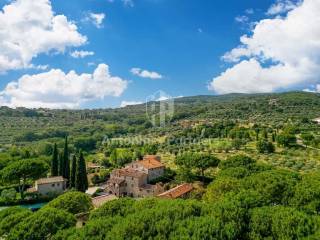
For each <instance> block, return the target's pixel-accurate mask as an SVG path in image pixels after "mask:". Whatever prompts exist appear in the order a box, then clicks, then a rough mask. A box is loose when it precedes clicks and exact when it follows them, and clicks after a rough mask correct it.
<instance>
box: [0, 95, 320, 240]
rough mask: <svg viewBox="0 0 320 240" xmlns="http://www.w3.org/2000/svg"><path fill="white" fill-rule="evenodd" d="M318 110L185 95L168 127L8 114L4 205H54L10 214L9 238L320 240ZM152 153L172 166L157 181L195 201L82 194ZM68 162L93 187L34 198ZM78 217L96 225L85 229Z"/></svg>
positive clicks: (138, 117) (135, 112) (1, 117)
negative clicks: (37, 184)
mask: <svg viewBox="0 0 320 240" xmlns="http://www.w3.org/2000/svg"><path fill="white" fill-rule="evenodd" d="M156 104H159V103H156ZM319 107H320V95H319V94H315V93H306V92H289V93H278V94H254V95H244V94H230V95H223V96H196V97H185V98H177V99H175V111H174V115H173V117H172V119H171V120H170V122H168V123H167V124H166V125H165V126H162V127H159V126H157V127H155V126H153V125H152V123H151V122H150V121H149V119H148V117H147V115H146V105H145V104H141V105H135V106H128V107H124V108H118V109H95V110H48V109H24V108H18V109H9V108H6V107H1V108H0V126H1V131H0V185H1V187H0V206H12V205H21V204H25V203H30V202H32V203H38V202H41V203H42V202H47V201H49V200H52V199H54V198H55V199H54V200H52V201H51V202H49V203H48V204H47V205H46V206H45V207H42V208H41V209H40V210H39V211H37V212H35V213H32V212H31V211H29V210H26V209H22V208H18V207H14V208H7V209H5V210H2V211H0V238H4V239H19V240H23V239H28V240H38V239H39V240H43V239H59V240H60V239H61V240H62V239H119V240H120V239H195V240H198V239H219V240H220V239H221V240H225V239H230V240H231V239H250V240H258V239H259V240H260V239H288V240H289V239H319V232H320V219H319V209H320V204H319V197H320V177H319V176H320V161H319V159H320V125H319V123H318V122H317V121H316V120H315V119H316V118H318V117H320V113H319V111H318V110H319V109H320V108H319ZM150 154H152V155H158V156H159V157H161V162H162V163H163V164H164V166H165V171H164V174H163V175H162V176H161V177H158V178H156V179H153V180H152V184H161V185H162V186H163V187H164V188H165V189H171V188H174V187H176V186H178V185H180V184H182V183H188V184H191V185H192V187H193V191H192V193H191V194H190V195H188V197H187V199H185V200H182V199H180V200H163V199H158V198H147V199H144V200H141V199H139V200H136V199H128V198H120V199H119V200H114V201H111V202H109V203H105V204H104V205H102V206H101V207H99V208H97V209H95V210H93V206H92V204H91V199H90V198H89V197H88V196H87V195H85V194H83V193H79V192H73V191H72V190H74V189H76V190H79V191H82V192H84V191H85V190H86V189H87V187H88V185H89V186H100V185H104V184H105V183H106V181H107V180H108V179H109V178H110V173H111V172H112V171H113V170H115V169H119V168H122V167H124V166H126V164H129V163H131V162H132V161H135V160H137V159H142V158H143V156H145V155H150ZM58 159H59V166H66V169H68V170H70V169H75V168H74V167H73V166H74V165H73V161H75V162H76V161H77V159H79V162H81V169H80V168H79V169H80V170H74V172H73V173H74V174H76V173H77V172H78V173H79V172H81V179H86V178H85V177H86V176H87V179H88V180H89V182H86V181H83V184H82V185H81V186H80V185H79V186H80V187H77V186H75V187H73V188H72V187H71V188H70V189H69V191H68V192H67V193H65V194H63V195H61V196H59V197H57V196H55V195H52V196H47V197H46V198H43V197H41V196H40V195H37V194H34V193H32V192H31V193H30V192H28V191H27V189H28V188H29V187H32V186H33V184H34V181H35V180H37V179H38V178H40V177H47V176H56V175H53V172H54V171H52V169H53V167H52V166H53V165H54V164H53V163H56V162H57V160H58ZM71 159H72V164H70V162H71ZM80 160H81V161H80ZM62 162H63V163H64V165H61V163H62ZM85 163H87V164H85ZM85 165H87V166H89V165H97V166H99V170H95V169H89V168H88V169H87V170H86V169H85V168H86V167H85ZM79 166H80V165H79ZM69 167H70V169H69ZM50 169H51V171H50ZM58 171H59V172H62V173H63V174H65V173H66V172H67V173H66V175H68V174H69V173H70V171H66V170H64V168H63V167H62V168H61V167H59V169H58ZM71 172H72V170H71ZM63 174H62V176H64V175H63ZM68 177H69V176H68ZM70 190H71V191H70ZM56 197H57V198H56ZM79 203H81V204H79ZM78 214H80V216H82V215H81V214H85V215H86V216H87V217H88V219H87V220H86V225H85V226H83V227H82V228H77V227H76V221H77V220H79V215H78Z"/></svg>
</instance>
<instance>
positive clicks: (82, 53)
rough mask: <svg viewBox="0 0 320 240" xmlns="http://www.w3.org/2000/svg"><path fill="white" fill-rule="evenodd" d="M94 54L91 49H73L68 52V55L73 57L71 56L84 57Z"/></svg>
mask: <svg viewBox="0 0 320 240" xmlns="http://www.w3.org/2000/svg"><path fill="white" fill-rule="evenodd" d="M92 55H94V52H92V51H82V50H81V51H78V50H76V51H73V52H71V53H70V56H71V57H73V58H85V57H87V56H92Z"/></svg>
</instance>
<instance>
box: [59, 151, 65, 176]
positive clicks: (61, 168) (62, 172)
mask: <svg viewBox="0 0 320 240" xmlns="http://www.w3.org/2000/svg"><path fill="white" fill-rule="evenodd" d="M58 156H59V157H58V159H59V171H58V175H59V176H64V159H63V154H62V153H59V154H58Z"/></svg>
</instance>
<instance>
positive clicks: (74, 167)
mask: <svg viewBox="0 0 320 240" xmlns="http://www.w3.org/2000/svg"><path fill="white" fill-rule="evenodd" d="M76 172H77V157H76V155H73V157H72V162H71V172H70V184H69V185H70V187H71V188H74V187H75V186H76Z"/></svg>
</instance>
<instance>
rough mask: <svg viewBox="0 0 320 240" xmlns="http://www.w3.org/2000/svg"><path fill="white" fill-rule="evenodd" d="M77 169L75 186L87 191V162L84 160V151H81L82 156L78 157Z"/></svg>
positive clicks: (79, 189)
mask: <svg viewBox="0 0 320 240" xmlns="http://www.w3.org/2000/svg"><path fill="white" fill-rule="evenodd" d="M76 169H77V170H76V180H75V187H76V189H77V190H78V191H81V192H85V191H86V190H87V189H88V178H87V170H86V162H85V160H84V157H83V153H82V152H80V157H79V159H78V162H77V168H76Z"/></svg>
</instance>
